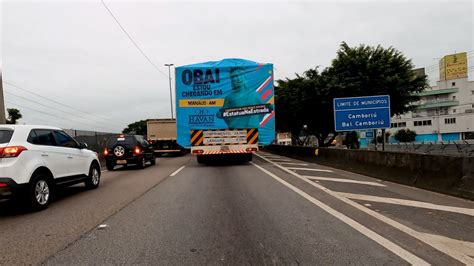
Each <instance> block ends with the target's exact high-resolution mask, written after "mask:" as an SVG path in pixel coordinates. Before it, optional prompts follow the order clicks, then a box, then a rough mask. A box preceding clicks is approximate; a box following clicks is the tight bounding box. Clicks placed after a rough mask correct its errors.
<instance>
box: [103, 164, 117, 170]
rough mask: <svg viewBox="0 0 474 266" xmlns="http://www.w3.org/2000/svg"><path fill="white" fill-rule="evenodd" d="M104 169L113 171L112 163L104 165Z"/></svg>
mask: <svg viewBox="0 0 474 266" xmlns="http://www.w3.org/2000/svg"><path fill="white" fill-rule="evenodd" d="M105 167H106V168H107V170H108V171H112V170H114V167H115V165H114V164H112V163H106V164H105Z"/></svg>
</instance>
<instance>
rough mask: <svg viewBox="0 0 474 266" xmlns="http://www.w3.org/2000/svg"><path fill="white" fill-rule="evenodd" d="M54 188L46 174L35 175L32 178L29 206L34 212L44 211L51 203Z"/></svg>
mask: <svg viewBox="0 0 474 266" xmlns="http://www.w3.org/2000/svg"><path fill="white" fill-rule="evenodd" d="M51 196H52V187H51V181H50V179H49V177H48V176H47V175H45V174H35V175H34V176H33V177H32V178H31V182H30V188H29V191H28V199H29V204H30V206H31V207H32V208H33V210H44V209H46V208H47V207H48V205H49V203H50V202H51Z"/></svg>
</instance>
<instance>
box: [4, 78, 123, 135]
mask: <svg viewBox="0 0 474 266" xmlns="http://www.w3.org/2000/svg"><path fill="white" fill-rule="evenodd" d="M3 83H5V84H8V85H10V86H12V87H14V88H16V89H19V90H21V91H24V92H27V93H30V94H33V95H35V96H38V97H40V98H43V99H45V100H48V101H50V102H53V103H55V104H58V105H61V106H64V107H67V108H69V109H71V110H74V111H77V112H81V113H84V114H87V115H89V116H94V117H98V118H101V119H102V120H105V121H111V119H108V118H104V117H101V116H98V115H94V114H91V113H88V112H85V111H82V110H79V109H77V108H75V107H72V106H70V105H67V104H64V103H61V102H58V101H55V100H53V99H50V98H47V97H45V96H42V95H40V94H38V93H35V92H32V91H30V90H27V89H24V88H22V87H19V86H17V85H15V84H12V83H10V82H8V81H3ZM88 119H91V120H94V119H92V118H88ZM95 121H97V122H100V123H104V121H98V120H95ZM111 122H112V123H114V124H116V125H120V126H123V125H124V124H126V123H119V122H113V121H111Z"/></svg>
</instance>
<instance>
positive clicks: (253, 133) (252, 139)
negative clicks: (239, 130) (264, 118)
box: [247, 128, 258, 144]
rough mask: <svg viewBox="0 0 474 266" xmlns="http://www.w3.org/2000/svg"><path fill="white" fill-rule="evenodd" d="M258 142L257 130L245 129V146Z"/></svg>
mask: <svg viewBox="0 0 474 266" xmlns="http://www.w3.org/2000/svg"><path fill="white" fill-rule="evenodd" d="M257 142H258V129H256V128H251V129H247V144H257Z"/></svg>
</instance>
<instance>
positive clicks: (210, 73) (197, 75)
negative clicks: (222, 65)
mask: <svg viewBox="0 0 474 266" xmlns="http://www.w3.org/2000/svg"><path fill="white" fill-rule="evenodd" d="M181 80H182V81H183V83H184V84H185V85H191V84H208V83H219V82H220V77H219V69H218V68H215V69H206V70H205V72H204V71H203V70H201V69H194V70H192V71H191V70H190V69H186V70H184V71H183V73H182V74H181Z"/></svg>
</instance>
